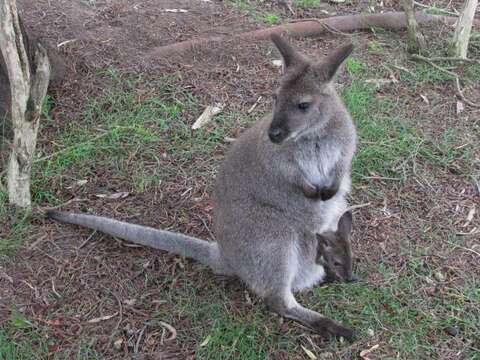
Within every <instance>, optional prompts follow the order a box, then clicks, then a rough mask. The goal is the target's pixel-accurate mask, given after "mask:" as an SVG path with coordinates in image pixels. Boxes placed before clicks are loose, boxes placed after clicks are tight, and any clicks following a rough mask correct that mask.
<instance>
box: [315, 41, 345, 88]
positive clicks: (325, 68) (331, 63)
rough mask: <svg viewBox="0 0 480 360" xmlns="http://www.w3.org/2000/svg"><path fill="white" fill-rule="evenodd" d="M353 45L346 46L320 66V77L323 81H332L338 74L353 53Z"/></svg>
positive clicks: (328, 57) (336, 51)
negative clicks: (341, 66)
mask: <svg viewBox="0 0 480 360" xmlns="http://www.w3.org/2000/svg"><path fill="white" fill-rule="evenodd" d="M352 51H353V44H348V45H344V46H342V47H340V48H338V49H336V50H335V51H334V52H333V53H331V54H330V55H328V56H327V57H326V58H325V59H324V60H323V61H322V62H321V63H320V65H319V67H318V70H319V75H320V76H321V79H322V80H323V81H330V80H332V78H333V77H334V76H335V74H336V73H337V70H338V68H339V67H340V65H342V63H343V62H344V61H345V59H346V58H347V57H348V56H349V55H350V54H351V53H352Z"/></svg>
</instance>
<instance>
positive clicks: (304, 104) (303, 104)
mask: <svg viewBox="0 0 480 360" xmlns="http://www.w3.org/2000/svg"><path fill="white" fill-rule="evenodd" d="M309 107H310V103H308V102H301V103H299V104H298V108H299V109H300V110H302V111H305V110H307V109H308V108H309Z"/></svg>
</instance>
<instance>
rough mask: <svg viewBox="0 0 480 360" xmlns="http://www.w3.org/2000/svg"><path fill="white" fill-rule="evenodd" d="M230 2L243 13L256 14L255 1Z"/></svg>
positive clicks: (231, 0)
mask: <svg viewBox="0 0 480 360" xmlns="http://www.w3.org/2000/svg"><path fill="white" fill-rule="evenodd" d="M229 2H230V3H232V4H233V5H234V6H236V7H237V8H239V9H240V10H242V11H247V12H254V11H256V9H257V2H256V1H255V0H229Z"/></svg>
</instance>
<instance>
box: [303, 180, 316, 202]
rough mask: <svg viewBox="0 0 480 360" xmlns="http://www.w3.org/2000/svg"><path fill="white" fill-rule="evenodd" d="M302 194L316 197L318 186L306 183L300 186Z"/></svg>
mask: <svg viewBox="0 0 480 360" xmlns="http://www.w3.org/2000/svg"><path fill="white" fill-rule="evenodd" d="M302 190H303V194H304V195H305V196H306V197H307V198H310V199H317V198H318V197H319V196H320V189H319V187H318V186H315V185H312V184H310V183H306V184H304V185H303V187H302Z"/></svg>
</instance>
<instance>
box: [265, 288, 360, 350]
mask: <svg viewBox="0 0 480 360" xmlns="http://www.w3.org/2000/svg"><path fill="white" fill-rule="evenodd" d="M265 301H266V303H267V305H268V307H269V308H270V309H271V310H272V311H274V312H276V313H277V314H279V315H281V316H284V317H286V318H288V319H292V320H295V321H297V322H299V323H301V324H303V325H305V326H307V327H308V328H310V329H311V330H312V331H314V332H315V333H317V334H319V335H320V336H321V337H322V338H324V339H327V340H328V339H331V338H333V337H338V336H343V337H344V338H345V339H347V340H349V341H353V340H354V332H353V330H352V329H350V328H348V327H346V326H343V325H342V324H340V323H338V322H336V321H334V320H332V319H329V318H327V317H325V316H322V315H321V314H319V313H317V312H316V311H313V310H309V309H307V308H304V307H303V306H302V305H300V304H299V303H298V302H297V301H296V300H295V297H294V296H293V294H292V293H291V292H287V293H286V294H284V295H283V296H281V295H278V294H277V295H271V296H269V297H267V298H266V299H265Z"/></svg>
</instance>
